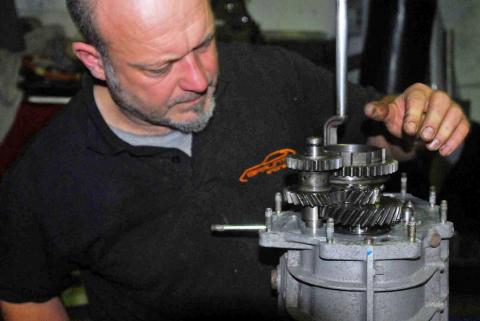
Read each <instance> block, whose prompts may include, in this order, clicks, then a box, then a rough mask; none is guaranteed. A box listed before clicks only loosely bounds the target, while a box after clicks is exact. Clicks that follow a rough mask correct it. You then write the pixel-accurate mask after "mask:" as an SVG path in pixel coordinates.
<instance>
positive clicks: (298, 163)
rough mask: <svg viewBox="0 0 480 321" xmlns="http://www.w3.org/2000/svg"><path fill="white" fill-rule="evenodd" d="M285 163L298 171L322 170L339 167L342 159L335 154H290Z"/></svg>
mask: <svg viewBox="0 0 480 321" xmlns="http://www.w3.org/2000/svg"><path fill="white" fill-rule="evenodd" d="M286 164H287V167H288V168H290V169H294V170H298V171H306V172H323V171H333V170H337V169H339V168H341V167H342V165H343V160H342V158H341V157H340V156H337V155H336V154H334V155H324V156H322V157H309V156H302V155H290V156H288V157H287V159H286Z"/></svg>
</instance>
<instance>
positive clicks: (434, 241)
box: [430, 232, 442, 248]
mask: <svg viewBox="0 0 480 321" xmlns="http://www.w3.org/2000/svg"><path fill="white" fill-rule="evenodd" d="M440 243H442V237H441V236H440V234H438V233H437V232H435V233H433V234H432V236H430V246H431V247H433V248H437V247H439V246H440Z"/></svg>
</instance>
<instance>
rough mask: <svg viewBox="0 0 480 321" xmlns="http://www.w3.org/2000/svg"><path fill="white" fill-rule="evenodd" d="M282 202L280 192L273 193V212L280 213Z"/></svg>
mask: <svg viewBox="0 0 480 321" xmlns="http://www.w3.org/2000/svg"><path fill="white" fill-rule="evenodd" d="M282 203H283V198H282V193H280V192H277V193H275V213H277V214H280V213H282Z"/></svg>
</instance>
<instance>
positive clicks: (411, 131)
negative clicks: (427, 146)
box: [405, 121, 417, 134]
mask: <svg viewBox="0 0 480 321" xmlns="http://www.w3.org/2000/svg"><path fill="white" fill-rule="evenodd" d="M405 129H406V131H407V133H409V134H414V133H416V132H417V124H415V123H414V122H413V121H411V122H409V123H407V125H405Z"/></svg>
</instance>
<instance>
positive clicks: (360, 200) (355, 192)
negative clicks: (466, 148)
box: [283, 187, 380, 207]
mask: <svg viewBox="0 0 480 321" xmlns="http://www.w3.org/2000/svg"><path fill="white" fill-rule="evenodd" d="M379 193H380V191H379V190H378V189H375V188H369V187H367V188H364V189H357V188H349V189H341V190H333V191H332V190H330V191H326V192H303V191H298V190H296V189H295V187H287V188H285V189H284V192H283V194H284V199H285V200H286V202H287V203H289V204H293V205H301V206H310V207H315V206H334V205H341V204H355V205H366V204H375V202H376V201H377V199H378V197H379Z"/></svg>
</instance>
